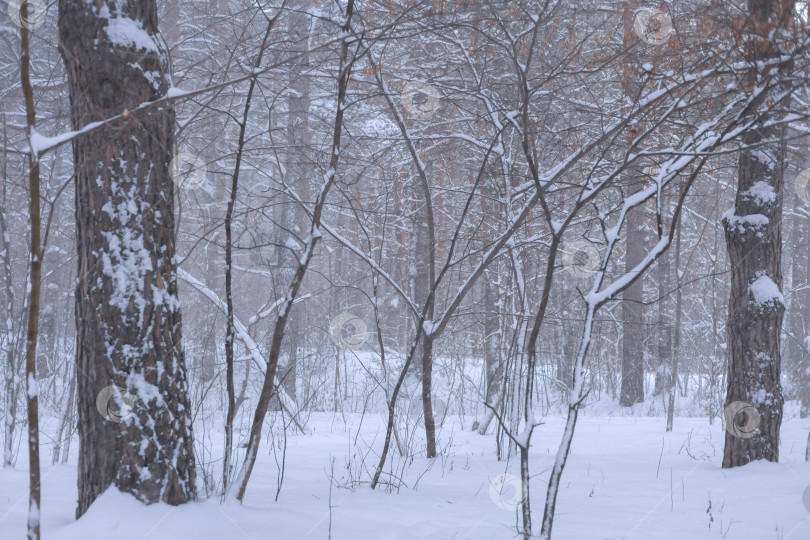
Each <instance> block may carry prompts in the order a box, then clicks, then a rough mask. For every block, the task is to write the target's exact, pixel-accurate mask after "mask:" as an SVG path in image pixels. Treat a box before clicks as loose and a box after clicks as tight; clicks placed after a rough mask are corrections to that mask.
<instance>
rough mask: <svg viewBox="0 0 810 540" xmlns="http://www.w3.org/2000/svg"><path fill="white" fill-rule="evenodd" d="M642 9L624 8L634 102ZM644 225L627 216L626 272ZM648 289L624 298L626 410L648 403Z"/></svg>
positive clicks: (636, 255)
mask: <svg viewBox="0 0 810 540" xmlns="http://www.w3.org/2000/svg"><path fill="white" fill-rule="evenodd" d="M637 7H638V1H637V0H631V1H629V2H625V3H624V5H623V8H624V45H625V48H626V50H627V53H626V54H627V61H626V62H625V69H624V74H623V77H624V79H623V86H624V92H625V94H627V97H628V98H629V99H630V100H631V101H635V100H637V99H638V98H639V96H640V93H641V90H642V85H641V80H640V79H639V77H638V72H639V66H640V64H641V61H640V60H639V59H638V58H637V56H638V52H637V51H638V49H639V47H641V46H642V45H641V44H640V43H639V40H638V36H637V35H636V33H635V31H634V29H633V21H634V10H635V8H637ZM637 132H638V126H637V125H629V126H628V128H627V144H628V146H629V145H630V144H631V143H632V142H633V140H634V139H635V137H636V133H637ZM642 178H643V171H642V170H640V169H639V168H638V167H631V168H630V169H629V175H628V183H627V186H626V189H627V190H628V191H629V194H632V193H635V192H637V191H640V190H641V189H642V188H643V186H642ZM643 225H644V221H643V218H642V215H641V208H638V209H636V210H635V211H634V212H631V213H630V215H628V216H627V233H626V240H627V241H626V243H625V245H626V246H627V247H626V250H625V254H624V271H625V272H629V271H630V270H632V269H633V268H635V266H636V265H637V264H638V263H640V262H641V259H642V258H643V257H644V230H643ZM643 293H644V286H643V283H642V280H640V279H639V280H636V281H635V282H634V283H633V284H632V285H631V286H630V287H628V288H627V289H625V291H624V293H623V294H622V385H621V390H620V393H619V403H620V404H621V405H622V406H624V407H631V406H633V405H635V404H636V403H641V402H642V401H644V339H643V332H642V330H643V326H642V325H643V322H644V318H643V315H642V304H641V301H642V296H643Z"/></svg>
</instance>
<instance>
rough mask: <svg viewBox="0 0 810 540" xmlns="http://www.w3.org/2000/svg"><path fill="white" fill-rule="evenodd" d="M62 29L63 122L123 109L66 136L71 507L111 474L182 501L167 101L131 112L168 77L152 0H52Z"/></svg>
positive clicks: (143, 495)
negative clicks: (74, 264)
mask: <svg viewBox="0 0 810 540" xmlns="http://www.w3.org/2000/svg"><path fill="white" fill-rule="evenodd" d="M59 38H60V39H59V41H60V46H61V47H62V57H63V59H64V62H65V67H66V70H67V75H68V84H69V89H70V103H71V114H72V121H73V126H74V128H75V129H80V128H82V127H84V126H86V125H87V124H88V123H90V122H95V121H99V120H104V119H105V118H109V117H112V116H114V115H116V114H119V113H124V114H123V117H122V118H120V119H117V120H115V121H113V122H111V123H110V124H109V125H107V126H105V127H103V128H100V129H97V130H95V131H93V132H92V133H90V134H89V135H85V136H82V137H80V138H77V139H75V140H74V141H73V158H74V167H75V175H76V238H77V244H78V283H77V287H76V308H75V309H76V327H77V332H78V335H77V343H76V367H77V370H76V372H77V377H78V380H77V409H78V414H79V421H78V422H79V441H80V446H79V474H78V477H79V478H78V484H79V486H78V487H79V499H78V509H77V515H78V516H81V515H82V514H84V513H85V512H86V511H87V509H88V507H89V506H90V504H91V503H92V502H93V501H94V500H95V499H96V498H97V497H98V496H99V495H101V494H102V493H103V492H104V491H105V490H106V489H107V488H108V487H109V486H110V485H111V484H112V485H114V486H116V487H117V488H118V489H119V490H121V491H124V492H127V493H131V494H132V495H134V496H135V497H136V498H138V499H139V500H141V501H143V502H145V503H154V502H158V501H163V502H166V503H169V504H181V503H185V502H187V501H189V500H190V499H192V498H193V497H194V495H195V487H194V474H195V471H194V453H193V447H192V446H193V444H192V433H191V418H190V414H189V413H190V408H189V401H188V396H187V382H186V368H185V359H184V356H183V349H182V346H181V341H180V340H181V317H180V301H179V298H178V294H177V276H176V258H175V223H174V202H173V201H174V195H175V190H174V185H173V184H172V180H171V177H170V174H169V164H170V161H171V159H172V145H173V142H174V136H173V131H172V130H173V123H174V112H173V111H172V110H171V109H170V108H157V107H155V108H149V109H148V110H144V111H135V112H133V111H134V109H135V108H136V107H138V105H139V104H141V103H143V102H146V101H151V100H155V99H157V98H160V97H162V96H165V95H166V92H167V90H168V88H169V78H168V77H169V74H168V73H167V70H168V61H167V57H166V53H165V51H164V50H163V47H162V45H161V44H162V40H161V38H160V36H159V34H158V24H157V7H156V3H155V0H116V1H115V2H113V1H111V0H107V1H106V2H94V3H88V2H85V1H83V0H60V2H59ZM127 111H129V112H127ZM115 387H117V388H115ZM97 396H98V399H97ZM122 401H123V403H122ZM100 411H103V412H100Z"/></svg>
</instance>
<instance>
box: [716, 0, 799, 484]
mask: <svg viewBox="0 0 810 540" xmlns="http://www.w3.org/2000/svg"><path fill="white" fill-rule="evenodd" d="M787 4H789V3H788V2H781V3H780V2H775V1H772V0H749V2H748V10H749V13H750V14H751V18H750V24H751V28H750V29H749V30H750V32H751V34H752V35H755V36H759V39H751V40H750V42H749V44H748V48H749V50H748V51H747V53H748V57H749V61H751V62H752V64H753V63H754V62H760V61H762V60H764V59H766V58H768V57H773V56H775V55H778V50H777V49H776V48H775V47H773V46H772V45H771V44H770V43H768V42H767V40H769V38H770V35H771V33H772V32H773V30H774V27H775V26H776V21H779V20H781V19H782V16H781V9H783V8H787V7H788V6H787ZM786 16H789V15H786ZM757 65H761V64H757ZM757 75H759V73H758V69H755V68H753V67H752V68H751V70H750V72H749V76H750V79H749V81H748V82H749V85H750V86H749V89H750V88H753V87H754V85H755V83H756V79H757ZM765 107H766V105H765V103H763V102H762V99H758V100H755V102H754V103H753V106H752V110H754V111H757V110H760V109H764V108H765ZM769 119H771V117H770V116H765V117H760V118H759V119H758V120H757V123H758V124H759V125H760V127H759V128H757V129H754V130H752V131H750V132H749V133H747V134H746V135H745V136H744V137H743V138H742V142H743V144H745V145H748V146H749V148H748V149H744V150H742V151H741V153H740V158H739V172H738V174H739V179H738V185H737V195H736V198H735V202H734V208H732V209H731V210H730V211H729V212H727V213H726V214H725V215H724V216H723V223H724V226H725V235H726V245H727V247H728V253H729V259H730V263H731V297H730V299H729V313H728V340H729V344H728V386H727V393H726V409H725V410H726V423H727V426H726V444H725V451H724V454H723V467H724V468H730V467H737V466H740V465H745V464H746V463H748V462H750V461H754V460H758V459H767V460H769V461H778V460H779V428H780V426H781V424H782V405H783V397H782V387H781V383H780V364H781V357H780V350H779V347H780V340H781V335H780V334H781V331H782V317H783V314H784V311H785V301H784V297H783V296H782V293H781V287H782V268H781V259H782V190H783V173H784V162H785V150H786V140H785V129H784V128H783V127H765V126H763V124H764V123H765V122H766V121H767V120H769ZM752 120H753V118H752ZM763 141H772V142H769V143H765V144H761V143H762V142H763Z"/></svg>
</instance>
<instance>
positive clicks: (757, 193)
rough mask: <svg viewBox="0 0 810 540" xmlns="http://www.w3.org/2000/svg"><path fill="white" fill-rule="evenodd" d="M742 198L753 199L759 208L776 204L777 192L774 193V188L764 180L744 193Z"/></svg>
mask: <svg viewBox="0 0 810 540" xmlns="http://www.w3.org/2000/svg"><path fill="white" fill-rule="evenodd" d="M742 196H743V197H745V198H746V199H753V200H754V202H755V203H756V204H757V205H758V206H765V205H766V204H772V203H774V202H776V191H774V189H773V186H772V185H770V184H769V183H767V182H764V181H762V180H759V181H758V182H756V183H755V184H754V185H753V186H751V187H750V188H749V189H747V190H746V191H743V193H742Z"/></svg>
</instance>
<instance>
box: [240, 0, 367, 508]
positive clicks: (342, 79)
mask: <svg viewBox="0 0 810 540" xmlns="http://www.w3.org/2000/svg"><path fill="white" fill-rule="evenodd" d="M353 13H354V0H349V3H348V5H347V7H346V18H345V23H344V25H343V27H342V32H343V34H344V38H343V39H342V40H341V47H340V64H339V67H338V95H337V104H336V113H335V123H334V129H333V132H332V148H331V153H330V159H329V169H328V170H327V172H326V174H325V175H324V183H323V185H322V187H321V189H320V191H319V193H318V195H317V198H316V200H315V207H314V209H313V212H312V221H311V225H310V231H309V236H308V238H307V241H306V245H305V247H304V250H303V253H302V254H301V255H300V257H299V263H298V267H297V269H296V272H295V275H294V276H293V279H292V282H291V283H290V284H289V290H288V292H287V295H286V299H285V302H284V303H283V304H282V305H281V306H280V307H279V311H278V313H279V315H278V318H277V319H276V324H275V326H274V328H273V337H272V340H271V343H270V352H269V354H268V359H267V370H266V371H265V374H264V383H263V384H262V390H261V393H260V395H259V402H258V404H257V405H256V411H255V413H254V415H253V423H252V424H251V427H250V439H249V440H248V446H247V454H246V455H245V461H244V464H243V465H242V470H241V471H240V473H239V478H238V480H237V483H238V484H239V491H238V493H237V495H236V498H237V499H238V500H239V501H243V500H244V498H245V492H246V491H247V485H248V483H249V482H250V475H251V473H252V472H253V466H254V465H255V464H256V457H257V456H258V451H259V443H260V442H261V439H262V426H263V425H264V417H265V415H267V409H268V407H269V406H270V400H271V398H272V397H273V395H274V394H275V388H274V387H275V377H276V371H277V369H278V359H279V355H280V354H281V341H282V339H283V338H284V330H285V327H286V324H287V320H288V318H289V315H290V309H291V308H292V306H293V303H294V302H295V299H296V297H297V296H298V292H299V290H300V288H301V283H302V282H303V280H304V276H305V275H306V273H307V270H308V268H309V264H310V262H311V261H312V256H313V254H314V251H315V246H316V245H317V243H318V240H319V239H320V238H321V232H320V227H321V213H322V212H323V208H324V205H325V204H326V198H327V196H328V195H329V190H330V188H331V187H332V184H333V183H334V181H335V174H336V171H337V166H338V159H339V157H340V148H341V146H340V140H341V134H342V133H343V114H344V109H345V105H346V90H347V88H348V85H349V74H350V72H351V68H352V65H353V62H354V60H353V59H350V58H349V41H348V39H347V37H346V36H348V33H349V30H350V29H351V21H352V14H353Z"/></svg>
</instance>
